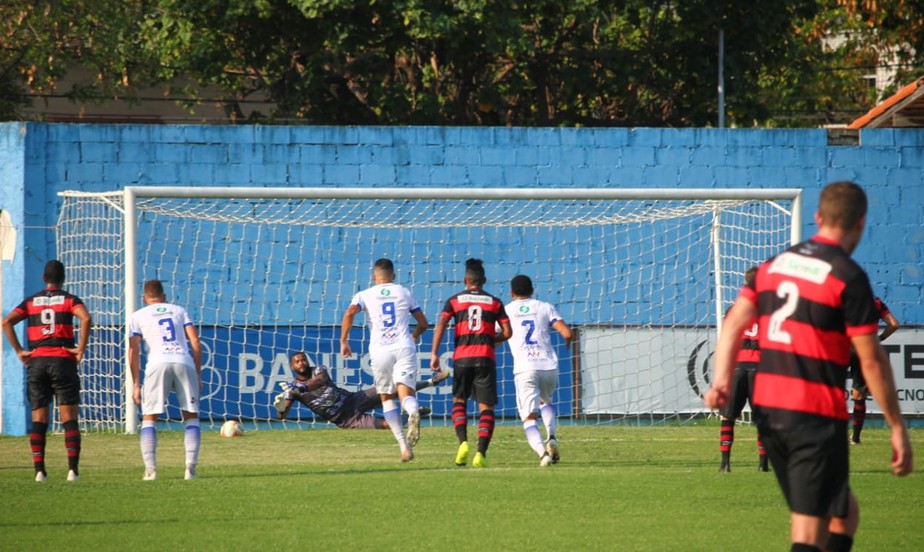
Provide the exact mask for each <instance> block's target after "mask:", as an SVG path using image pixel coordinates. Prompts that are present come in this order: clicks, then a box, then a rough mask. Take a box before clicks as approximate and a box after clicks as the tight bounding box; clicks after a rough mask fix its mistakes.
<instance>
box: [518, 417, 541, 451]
mask: <svg viewBox="0 0 924 552" xmlns="http://www.w3.org/2000/svg"><path fill="white" fill-rule="evenodd" d="M523 431H524V432H525V433H526V442H527V443H529V446H531V447H532V448H533V450H534V451H536V454H538V455H539V458H542V455H543V454H545V445H544V444H543V443H542V434H541V433H539V426H538V425H536V420H526V421H525V422H523Z"/></svg>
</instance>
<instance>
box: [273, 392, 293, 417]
mask: <svg viewBox="0 0 924 552" xmlns="http://www.w3.org/2000/svg"><path fill="white" fill-rule="evenodd" d="M288 395H289V394H288V392H286V391H283V392H282V393H280V394H278V395H276V399H275V400H274V401H273V406H275V407H276V412H279V413H280V414H285V413H286V401H288V400H290V398H289V396H288Z"/></svg>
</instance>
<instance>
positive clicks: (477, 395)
mask: <svg viewBox="0 0 924 552" xmlns="http://www.w3.org/2000/svg"><path fill="white" fill-rule="evenodd" d="M452 396H453V397H455V398H457V399H465V400H468V399H469V398H471V399H474V400H476V401H478V402H480V403H483V404H488V405H491V406H494V405H495V404H497V365H496V364H495V363H494V361H493V360H491V359H488V358H460V359H459V360H456V361H454V362H453V372H452Z"/></svg>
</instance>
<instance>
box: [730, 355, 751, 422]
mask: <svg viewBox="0 0 924 552" xmlns="http://www.w3.org/2000/svg"><path fill="white" fill-rule="evenodd" d="M756 373H757V364H756V363H753V362H742V363H740V364H738V366H736V367H735V374H734V376H733V379H732V386H731V394H730V396H729V397H728V404H726V405H725V408H724V409H723V410H722V416H724V417H725V418H728V419H732V418H737V417H739V416H741V411H742V410H743V409H744V405H745V403H750V401H751V399H752V398H753V396H754V374H756Z"/></svg>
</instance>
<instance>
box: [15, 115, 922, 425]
mask: <svg viewBox="0 0 924 552" xmlns="http://www.w3.org/2000/svg"><path fill="white" fill-rule="evenodd" d="M0 162H2V166H3V171H2V174H0V201H2V202H3V203H2V205H0V207H2V208H4V209H8V210H9V211H10V213H11V215H12V216H13V222H14V224H16V225H21V228H20V237H19V241H18V245H17V248H18V249H17V257H16V261H15V262H14V263H12V265H11V264H10V263H5V264H4V267H3V268H4V270H3V312H4V313H7V312H9V310H10V309H11V308H13V306H15V304H16V303H17V302H18V301H19V300H21V298H22V297H23V296H25V295H26V294H28V293H32V292H33V291H35V289H36V288H37V287H40V285H41V284H40V283H41V278H40V274H41V268H42V265H43V264H44V262H45V261H46V260H47V259H49V258H53V257H54V255H55V252H54V234H53V231H52V230H51V229H50V227H52V226H54V225H55V223H56V219H57V215H58V211H59V206H60V198H58V197H57V195H56V194H57V192H59V191H62V190H82V191H110V190H117V189H121V188H122V187H123V186H127V185H136V186H147V185H184V186H206V185H207V186H266V187H269V186H335V187H345V186H358V187H369V186H372V187H448V186H452V187H459V186H468V187H518V188H525V187H537V186H547V187H591V188H593V187H632V188H637V187H706V188H708V187H754V188H770V187H801V188H804V189H805V195H804V212H803V216H804V218H805V221H806V225H805V228H804V229H803V235H805V236H810V235H811V234H812V233H813V232H814V224H813V223H812V217H811V215H812V213H813V212H814V210H815V208H816V207H817V196H818V191H819V190H820V188H821V187H822V186H823V185H824V184H826V183H828V182H831V181H834V180H841V179H851V180H855V181H857V182H859V183H860V184H861V185H863V186H864V187H865V189H866V190H867V192H868V194H869V197H870V201H871V206H870V213H869V224H868V232H867V234H866V237H865V239H864V241H863V243H861V245H860V248H859V249H858V250H857V252H856V254H855V257H856V258H857V259H858V260H859V262H860V263H861V264H863V265H864V266H865V267H866V269H867V271H868V272H869V274H870V277H871V279H872V281H873V285H874V287H875V289H876V290H877V292H878V293H879V294H880V295H882V296H883V297H884V298H885V299H886V301H887V303H888V304H889V306H890V307H891V308H892V310H893V312H894V313H895V314H896V315H897V316H898V318H899V320H901V321H902V322H903V323H906V324H914V325H921V324H924V312H922V309H921V303H922V299H924V284H922V282H924V262H922V258H924V224H922V223H924V132H922V131H920V130H914V129H909V130H897V129H895V130H870V131H863V132H862V133H861V140H860V145H859V146H855V147H853V146H851V147H846V146H829V145H828V144H827V134H826V132H825V131H824V130H750V129H749V130H737V129H723V130H720V129H570V128H569V129H559V128H547V129H521V128H512V129H511V128H446V127H369V128H361V127H261V126H236V127H220V126H141V125H127V126H120V125H54V124H19V123H7V124H0ZM2 360H3V366H4V372H3V374H4V375H3V388H4V404H3V409H4V414H5V415H4V422H3V426H4V427H3V428H2V431H3V432H4V433H9V432H10V427H11V426H10V424H9V423H8V420H10V419H12V418H9V417H8V416H7V415H6V412H7V409H8V407H9V408H12V409H14V410H17V409H22V408H23V407H22V405H21V401H22V399H21V397H20V399H19V401H20V404H16V400H15V397H14V398H13V399H11V398H10V397H11V396H15V395H17V394H18V395H21V390H20V389H21V385H22V384H21V377H22V376H21V374H20V375H19V376H13V375H12V374H13V373H14V372H16V370H15V369H13V368H16V367H18V366H17V363H18V361H17V360H16V359H15V357H11V356H10V354H9V350H8V348H7V350H6V351H5V352H4V354H3V359H2ZM16 378H20V379H16ZM17 386H18V387H17ZM11 416H13V414H11ZM13 417H14V418H15V416H13ZM19 425H21V424H19Z"/></svg>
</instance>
